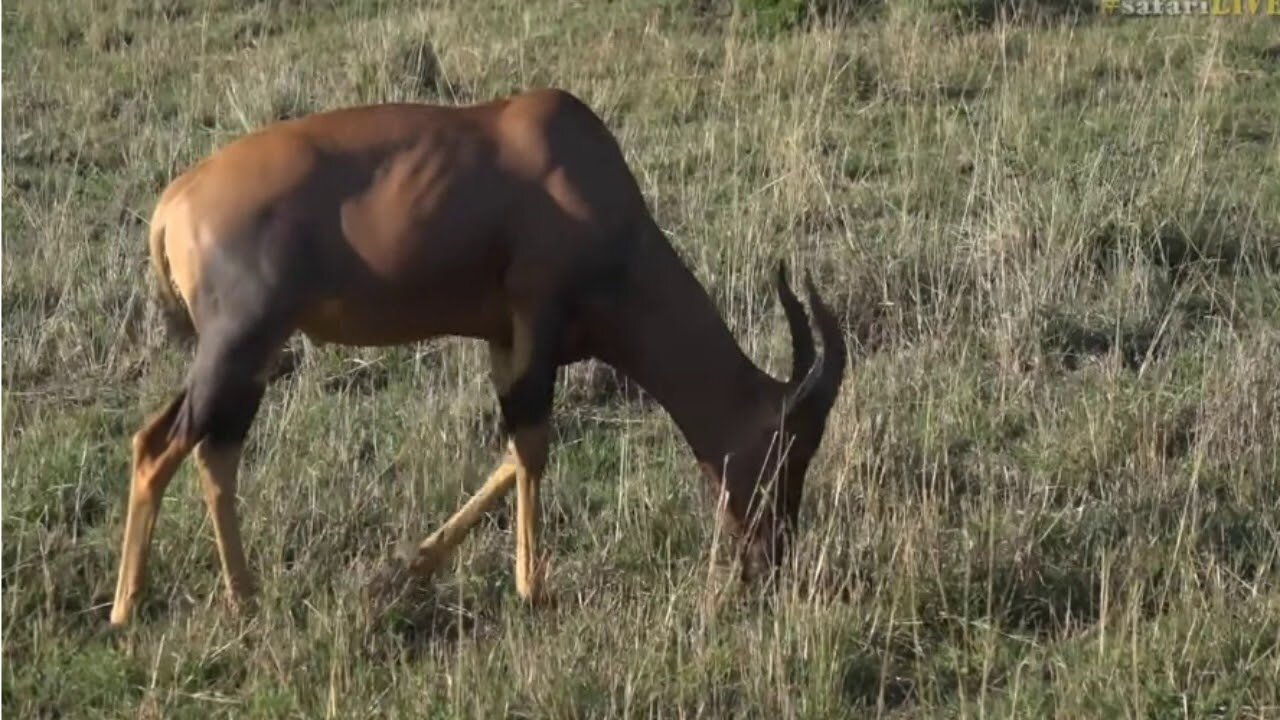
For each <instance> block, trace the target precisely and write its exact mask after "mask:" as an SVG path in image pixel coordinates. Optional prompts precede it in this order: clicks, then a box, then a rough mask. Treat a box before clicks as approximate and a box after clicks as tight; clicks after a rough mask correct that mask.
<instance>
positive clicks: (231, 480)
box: [196, 441, 254, 603]
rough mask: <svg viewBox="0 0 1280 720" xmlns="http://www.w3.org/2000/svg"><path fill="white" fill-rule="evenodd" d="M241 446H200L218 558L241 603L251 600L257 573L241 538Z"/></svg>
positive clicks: (198, 461)
mask: <svg viewBox="0 0 1280 720" xmlns="http://www.w3.org/2000/svg"><path fill="white" fill-rule="evenodd" d="M240 450H241V446H240V445H239V444H238V443H237V444H234V445H226V446H222V447H212V446H210V444H209V442H208V441H205V442H202V443H200V445H199V446H197V447H196V464H197V465H198V466H199V468H200V486H201V489H202V490H203V491H204V501H205V506H206V507H208V509H209V518H210V519H211V520H212V521H213V534H214V537H215V539H216V540H217V544H218V559H219V561H220V562H221V563H222V577H223V579H224V581H225V582H226V586H227V594H228V595H230V596H231V599H232V600H233V601H235V602H237V603H241V602H244V601H245V600H247V599H248V598H249V597H250V596H251V595H252V594H253V591H254V582H253V575H252V573H250V572H249V565H248V563H247V562H246V560H245V556H244V547H243V545H242V543H241V540H240V520H239V518H238V517H237V515H236V486H237V473H238V470H239V466H240Z"/></svg>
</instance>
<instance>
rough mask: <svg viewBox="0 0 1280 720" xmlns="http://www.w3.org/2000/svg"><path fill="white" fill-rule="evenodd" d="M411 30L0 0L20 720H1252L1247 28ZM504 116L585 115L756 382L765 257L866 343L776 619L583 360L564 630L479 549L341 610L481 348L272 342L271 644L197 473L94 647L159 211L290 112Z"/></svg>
mask: <svg viewBox="0 0 1280 720" xmlns="http://www.w3.org/2000/svg"><path fill="white" fill-rule="evenodd" d="M416 5H417V4H416V3H411V2H404V1H401V0H363V1H361V0H354V1H352V2H338V1H337V0H329V1H315V2H307V1H305V0H292V1H286V0H278V1H276V2H257V3H242V2H230V0H220V1H217V2H209V3H207V4H205V3H200V2H196V1H195V0H163V1H157V2H152V1H151V0H132V1H126V0H94V1H93V2H90V1H89V0H50V1H49V2H45V3H35V2H26V3H9V4H8V5H6V6H5V10H4V22H3V25H4V35H3V42H4V47H5V60H6V62H5V63H4V94H5V112H4V119H3V158H4V159H3V171H4V195H3V233H4V251H5V262H4V272H3V323H4V340H3V353H4V364H3V380H4V393H3V443H4V457H3V459H4V475H3V538H4V547H3V603H4V614H3V633H4V658H3V660H4V662H3V681H4V685H3V687H4V689H3V710H4V711H5V712H6V713H13V714H14V717H30V718H35V717H50V718H51V717H116V716H118V717H138V716H144V717H174V718H181V717H193V718H194V717H199V718H203V717H208V716H210V715H214V716H236V717H244V716H248V717H308V718H309V717H320V716H335V717H364V716H368V715H370V714H374V715H389V716H412V717H442V718H443V717H605V716H617V717H632V716H646V717H648V716H660V717H676V716H678V717H709V718H711V717H803V718H813V717H832V718H846V717H865V716H872V715H888V716H902V717H939V716H942V717H951V716H996V717H1019V718H1027V717H1049V716H1056V717H1080V718H1097V717H1132V716H1142V717H1184V716H1187V717H1247V718H1260V717H1277V716H1280V682H1278V681H1277V678H1280V588H1278V586H1277V580H1278V579H1280V550H1278V549H1277V548H1278V547H1280V450H1278V448H1280V361H1278V358H1280V313H1278V312H1277V310H1276V308H1277V307H1278V306H1280V181H1278V180H1280V130H1277V126H1276V123H1275V119H1276V115H1275V109H1276V108H1277V107H1280V60H1278V59H1277V58H1280V47H1278V46H1276V45H1275V42H1276V38H1275V34H1274V24H1273V23H1269V22H1267V21H1266V20H1256V19H1255V20H1239V19H1237V20H1232V19H1210V18H1193V19H1182V20H1154V19H1132V20H1123V19H1118V18H1103V17H1096V16H1094V15H1093V14H1092V13H1091V12H1089V7H1088V6H1082V5H1078V4H1072V3H1043V4H1042V5H1043V7H1042V8H1041V9H1042V10H1044V11H1043V12H1030V11H1027V8H1032V9H1035V6H1034V5H1033V4H1030V3H1026V2H1023V3H1013V4H1003V3H987V2H983V3H977V4H972V5H970V4H964V3H959V2H954V1H950V0H948V1H947V2H926V1H925V0H916V1H914V2H908V3H890V4H885V5H880V4H876V3H859V4H858V7H857V8H856V9H855V10H854V11H852V12H850V13H848V14H841V13H830V12H828V13H819V14H818V15H816V16H814V17H811V18H808V19H807V20H805V19H803V18H802V21H801V22H799V23H798V24H797V23H796V22H795V21H794V17H793V16H790V15H788V18H790V19H788V20H787V21H786V22H774V21H773V20H768V19H766V20H767V22H768V23H771V24H768V25H767V26H762V25H761V24H760V23H759V22H753V20H752V16H751V15H750V14H748V13H744V12H743V11H742V10H741V9H740V8H739V9H737V10H735V9H734V7H738V6H736V5H734V4H732V3H728V2H719V3H717V2H688V3H685V2H676V1H675V0H651V1H648V2H628V3H609V4H604V3H598V4H597V3H565V2H551V1H549V0H548V1H543V2H537V3H533V4H529V5H525V4H523V3H516V2H506V1H503V2H492V3H475V4H472V3H462V2H443V3H433V4H431V5H430V6H429V7H428V8H426V9H418V8H417V7H416ZM755 5H758V6H760V7H767V6H770V5H771V4H770V3H767V2H766V3H755ZM776 5H778V6H779V7H783V6H785V7H784V10H786V12H788V13H789V12H790V10H789V9H787V8H790V7H791V4H790V3H781V4H776ZM828 5H830V4H828ZM1082 8H1083V12H1079V13H1077V12H1072V10H1073V9H1074V10H1081V9H1082ZM1010 9H1015V10H1016V9H1021V11H1020V12H1014V13H1010V12H1006V11H1008V10H1010ZM532 85H558V86H562V87H565V88H568V89H570V90H572V91H573V92H574V93H576V94H578V95H579V96H581V97H582V98H583V99H585V100H586V101H587V102H588V103H589V104H590V105H592V106H593V107H594V108H596V109H597V110H598V112H600V113H601V114H602V116H603V117H604V118H605V119H606V121H607V122H608V124H609V125H610V127H611V128H613V129H614V131H615V132H616V134H617V135H618V137H619V140H620V142H621V144H622V146H623V148H624V150H625V152H626V154H627V157H628V160H629V162H631V163H632V166H633V168H634V170H635V172H636V175H637V177H638V178H639V181H640V183H641V186H642V187H643V189H644V191H645V194H646V196H647V197H648V198H649V199H650V202H651V205H652V207H653V209H654V212H655V215H656V216H657V218H658V220H659V222H660V223H661V224H662V226H663V227H664V228H666V229H667V230H668V232H669V233H670V236H671V237H672V240H673V242H674V243H675V244H676V245H677V246H678V249H679V250H680V252H681V253H682V255H683V256H684V257H685V258H686V259H687V261H688V262H689V263H690V265H691V266H692V267H693V269H694V271H695V273H696V274H697V275H698V277H699V278H700V279H701V280H702V281H703V282H704V283H705V284H706V285H707V286H708V287H709V289H710V290H711V292H712V295H713V297H714V298H715V299H716V301H717V302H718V303H719V305H720V307H721V308H722V310H723V312H724V313H725V315H726V317H727V320H728V322H729V324H730V325H731V327H732V328H733V329H734V331H735V333H736V334H737V336H738V337H739V338H740V340H741V342H742V343H743V344H744V346H745V348H746V349H747V351H748V352H749V353H750V354H751V355H752V356H753V357H755V358H756V359H757V361H758V362H760V363H761V364H762V365H764V366H765V367H767V368H769V369H771V370H772V371H774V372H775V373H781V372H783V370H784V368H786V367H787V364H788V363H789V358H788V356H787V355H788V343H787V338H786V330H785V323H784V322H783V320H782V317H781V313H780V312H779V311H778V309H777V308H776V300H775V299H774V297H773V295H772V292H771V290H770V288H769V273H770V270H771V268H772V267H773V265H774V263H775V262H776V261H777V260H778V259H780V258H785V259H787V260H788V261H789V262H790V263H791V264H792V265H794V266H797V267H799V268H803V269H808V270H812V271H813V272H814V273H815V275H816V277H817V278H818V281H819V284H820V285H821V287H822V289H823V291H824V294H825V295H827V296H828V297H829V298H830V300H831V301H832V302H833V304H834V305H835V307H836V309H837V310H838V312H839V313H840V315H841V317H842V318H843V320H844V322H845V324H846V327H847V330H848V333H849V336H850V342H851V343H853V344H854V345H855V346H856V347H857V348H859V353H857V357H856V358H855V360H854V365H853V371H852V372H851V373H850V375H849V379H848V380H847V381H846V385H845V387H844V390H843V394H842V396H841V399H840V401H839V403H838V404H837V406H836V409H835V410H834V412H833V414H832V419H831V422H830V425H829V427H828V431H827V436H826V439H825V442H824V445H823V449H822V451H821V453H820V455H819V457H818V458H817V460H816V462H815V465H814V467H813V469H812V471H811V477H812V480H811V482H810V485H809V491H808V493H807V496H806V498H805V504H804V508H803V520H804V526H805V527H804V532H803V536H802V538H801V539H800V542H799V545H798V547H797V548H796V558H795V567H794V568H793V569H792V571H791V580H790V582H788V583H787V584H786V585H785V586H784V587H783V588H782V591H781V592H780V594H779V595H778V596H777V597H775V598H773V599H772V600H771V601H769V600H767V599H765V598H762V597H760V596H758V595H756V594H753V593H743V592H741V591H740V590H739V589H738V588H737V587H736V586H735V585H734V583H733V582H731V575H730V573H729V572H728V570H727V568H726V567H725V566H724V564H723V551H722V550H721V551H718V552H713V546H714V545H715V541H716V536H715V531H714V527H713V524H712V522H711V512H710V507H709V503H710V500H709V499H708V498H707V497H705V496H704V492H703V487H702V485H703V484H702V482H701V480H700V478H699V476H698V475H697V472H696V470H695V469H694V467H693V463H692V459H691V457H690V455H689V453H688V451H687V450H686V449H685V448H684V447H683V445H682V443H681V441H680V440H679V438H678V436H677V434H676V432H675V429H674V427H673V425H672V424H671V422H670V421H669V420H668V419H667V418H666V417H665V416H664V415H663V414H662V412H661V410H660V409H659V408H657V407H656V406H654V405H653V404H652V403H646V402H637V401H635V400H634V399H628V398H627V397H625V396H624V395H622V394H620V393H618V392H616V387H615V386H614V384H613V381H612V380H611V379H610V377H609V376H608V374H607V373H605V372H602V370H601V369H600V368H596V367H591V366H583V367H575V368H572V369H569V370H567V371H565V372H564V374H563V376H562V381H561V383H560V389H561V392H560V397H559V400H558V403H557V430H556V432H557V449H556V451H555V454H554V456H553V460H552V467H551V471H550V477H549V478H548V482H547V483H546V485H545V487H546V490H545V493H546V495H547V496H548V497H547V500H546V501H545V503H544V505H545V512H546V531H545V533H544V537H545V541H544V542H545V543H546V544H547V546H548V547H549V548H550V550H551V552H552V554H553V561H554V566H553V569H552V574H551V577H550V585H551V589H552V590H553V591H554V592H555V593H556V602H555V604H554V605H552V606H550V607H547V608H542V609H537V610H529V609H526V608H524V607H522V606H521V605H520V603H519V602H518V601H517V600H516V597H515V593H514V589H513V585H512V580H511V571H512V568H511V565H512V561H511V556H512V547H513V540H512V538H511V536H510V531H509V529H508V527H507V518H506V515H505V512H500V513H498V514H497V515H495V517H494V518H493V519H492V521H491V522H486V523H485V524H483V525H482V526H481V527H480V528H478V529H477V531H476V532H475V533H474V534H473V536H472V537H471V538H470V539H468V540H467V542H466V543H464V545H463V546H462V548H461V551H460V553H459V555H458V557H457V559H456V562H455V563H454V564H453V565H452V566H451V567H450V569H449V570H448V571H447V572H444V573H442V574H441V576H439V577H437V578H436V579H435V580H433V581H432V582H431V583H429V584H427V585H425V586H423V587H420V588H417V589H416V590H415V592H414V594H413V595H411V596H410V597H407V598H404V599H403V600H402V601H401V602H400V603H399V604H397V605H396V606H395V607H393V608H392V609H391V611H390V612H389V613H388V614H386V615H381V616H374V615H373V614H371V613H370V612H369V611H368V608H367V606H366V603H365V600H364V594H363V593H364V587H365V583H366V582H367V581H368V580H369V579H370V578H372V577H373V576H374V575H375V573H376V572H377V571H378V570H379V569H380V567H381V566H382V564H383V563H384V562H385V561H386V559H387V558H388V557H389V556H390V555H391V554H392V553H393V552H394V551H395V548H396V547H397V546H398V545H399V544H401V543H404V542H412V541H416V540H418V539H420V538H421V537H423V536H425V535H426V534H427V533H428V532H430V531H431V530H432V529H433V528H434V527H435V526H436V525H437V524H438V523H440V522H441V521H442V520H443V519H444V518H446V517H447V516H448V514H449V513H450V512H451V511H452V510H453V509H454V508H456V507H457V505H458V504H459V503H460V502H461V501H462V498H464V497H465V495H466V493H467V492H468V490H469V489H473V488H475V487H477V485H478V483H479V480H480V478H481V476H482V475H483V473H484V472H485V471H486V470H487V469H488V468H489V466H490V465H491V464H492V463H493V462H494V461H495V460H496V459H497V454H498V450H499V447H500V443H499V439H498V437H497V435H496V432H495V429H496V425H495V421H494V417H495V402H494V400H493V397H492V391H491V390H490V389H489V387H488V385H487V381H486V379H485V368H486V367H487V365H486V361H485V356H484V352H483V348H480V347H478V346H476V345H475V344H473V343H468V342H462V341H457V340H448V341H438V342H434V343H430V344H424V345H422V346H418V347H411V348H408V347H407V348H399V349H395V350H390V351H370V350H343V349H340V348H332V347H315V346H311V345H309V344H307V343H306V342H305V341H303V340H301V339H296V340H295V341H294V343H293V349H294V350H295V351H296V357H297V368H296V370H295V371H294V372H293V373H292V374H290V375H289V376H288V377H286V378H284V379H282V380H280V381H279V382H278V383H276V384H275V385H274V386H273V387H272V388H271V390H270V391H269V393H268V398H267V401H266V403H265V404H264V407H263V410H262V412H261V414H260V416H259V420H258V422H257V423H256V425H255V427H254V430H253V433H252V435H251V440H250V444H249V447H248V450H247V453H246V466H245V470H244V473H243V476H242V488H241V495H242V498H241V500H242V505H241V507H242V515H243V518H244V524H245V533H246V538H247V543H248V549H249V554H250V559H251V562H252V563H253V564H254V566H255V567H256V568H257V569H258V571H259V573H260V576H261V581H262V595H261V598H260V607H259V610H258V612H257V613H256V614H254V615H252V616H249V617H242V616H240V615H237V614H236V613H234V612H232V611H230V610H228V609H227V608H225V607H224V605H223V603H222V600H221V593H220V579H219V577H218V574H217V562H216V558H215V554H214V546H213V542H212V532H211V528H210V525H209V522H208V520H207V519H206V517H205V513H204V510H203V506H202V503H201V502H200V500H199V493H198V490H197V489H196V488H195V483H194V480H193V476H192V470H191V469H190V468H187V469H184V470H183V472H182V474H181V475H180V477H179V480H178V481H177V482H175V483H174V485H173V486H172V487H171V489H170V491H169V495H168V498H167V500H166V504H165V507H164V511H163V513H162V516H161V519H160V523H159V527H158V530H157V542H156V548H155V552H154V554H153V564H152V573H151V583H150V592H149V594H148V596H147V599H146V600H145V601H144V603H143V606H142V608H141V612H140V617H139V619H138V621H137V622H136V624H135V625H134V626H132V627H131V628H130V629H129V630H127V631H126V632H123V633H117V634H112V633H108V632H107V631H106V627H105V626H106V613H107V610H108V607H107V606H108V603H109V601H110V598H111V592H112V590H113V588H114V582H115V563H116V560H117V552H118V543H119V540H120V537H119V536H120V532H121V526H122V521H123V509H124V499H125V494H126V486H127V473H128V437H129V435H130V434H131V433H132V432H133V431H134V430H135V429H136V428H137V427H138V426H139V425H140V423H141V422H142V420H143V418H144V416H146V415H147V414H149V413H151V412H154V411H155V410H156V409H157V408H158V406H159V405H160V404H161V403H163V402H164V401H165V400H166V399H167V398H168V397H169V396H170V394H171V393H173V392H174V391H175V390H176V389H177V387H178V384H179V383H180V381H181V378H182V376H183V372H184V369H185V362H186V359H187V358H186V357H185V355H184V353H183V351H181V350H179V349H176V348H173V347H170V346H168V345H167V344H165V343H164V342H163V333H162V331H161V329H160V322H159V316H158V313H157V311H156V309H155V308H154V305H153V303H152V302H151V301H150V299H149V298H150V291H149V287H150V284H151V280H150V279H149V277H148V272H149V270H148V268H147V266H146V259H145V247H144V246H145V241H144V235H145V227H144V226H145V218H146V217H147V216H148V214H149V212H150V210H151V207H152V204H153V203H154V201H155V199H156V197H157V195H158V193H159V191H160V190H161V189H162V187H163V185H164V184H165V182H166V181H167V180H168V179H170V178H171V177H173V176H175V175H176V174H177V173H178V172H180V171H181V170H182V169H184V168H185V167H187V166H189V165H190V164H191V163H192V162H194V161H195V160H197V159H199V158H200V157H202V156H204V155H205V154H207V153H208V152H210V151H212V150H213V149H214V148H215V147H217V146H218V145H220V144H222V143H224V142H226V141H228V140H229V139H231V138H233V137H235V136H237V135H239V134H241V133H243V132H245V131H246V130H248V129H250V128H253V127H257V126H259V125H261V124H263V123H266V122H268V121H271V120H273V119H276V118H281V117H289V116H296V115H299V114H302V113H305V112H308V111H312V110H319V109H325V108H330V107H335V106H340V105H345V104H353V103H361V102H376V101H388V100H406V99H408V100H422V101H439V102H469V101H473V100H482V99H487V98H490V97H493V96H497V95H501V94H505V93H507V92H510V91H512V90H516V89H520V88H524V87H527V86H532ZM717 556H719V559H717Z"/></svg>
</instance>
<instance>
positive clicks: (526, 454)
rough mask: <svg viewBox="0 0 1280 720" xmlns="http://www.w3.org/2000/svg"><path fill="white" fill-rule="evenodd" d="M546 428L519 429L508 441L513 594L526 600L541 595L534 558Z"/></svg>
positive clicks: (539, 570) (540, 570) (540, 569)
mask: <svg viewBox="0 0 1280 720" xmlns="http://www.w3.org/2000/svg"><path fill="white" fill-rule="evenodd" d="M547 444H548V428H547V425H546V424H545V423H544V424H541V425H537V426H534V427H530V428H522V429H520V430H517V431H516V432H515V435H514V436H513V437H512V438H511V446H512V450H513V453H514V455H515V457H516V459H517V461H518V463H519V471H518V472H517V473H516V593H518V594H519V595H520V597H521V598H523V599H525V600H528V601H537V600H538V599H540V597H541V595H542V579H543V573H544V571H545V566H544V565H543V563H542V562H541V560H540V558H539V557H538V520H539V506H538V486H539V484H540V483H541V481H542V471H543V469H544V468H545V467H546V464H547Z"/></svg>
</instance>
